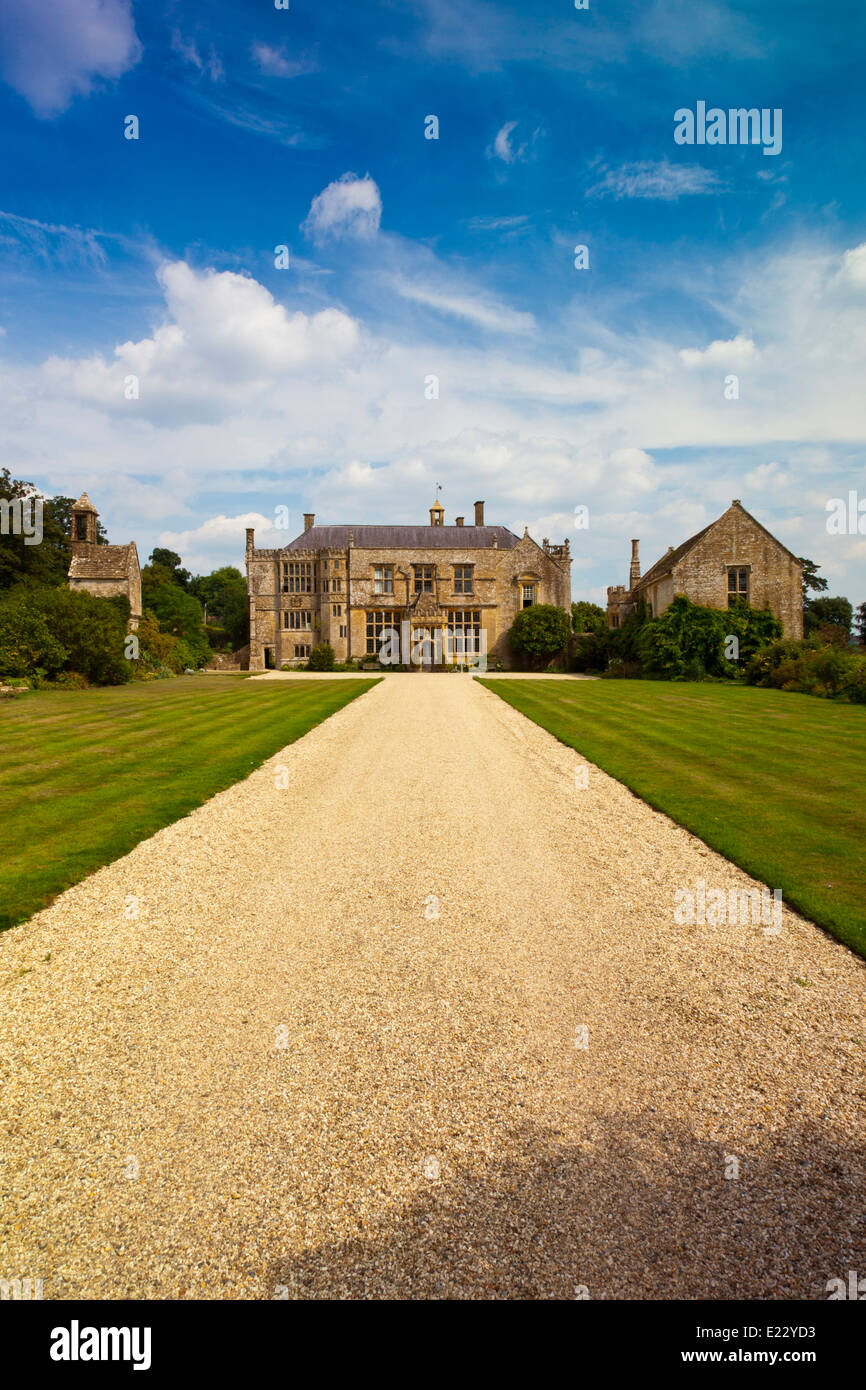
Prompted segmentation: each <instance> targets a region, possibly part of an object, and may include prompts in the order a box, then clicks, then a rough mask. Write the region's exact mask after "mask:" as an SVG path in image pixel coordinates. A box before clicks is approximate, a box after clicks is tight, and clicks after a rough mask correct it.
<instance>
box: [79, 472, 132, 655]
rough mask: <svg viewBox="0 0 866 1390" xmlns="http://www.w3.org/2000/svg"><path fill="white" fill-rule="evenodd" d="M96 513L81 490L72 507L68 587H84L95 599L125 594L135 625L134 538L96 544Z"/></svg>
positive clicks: (130, 615) (130, 617)
mask: <svg viewBox="0 0 866 1390" xmlns="http://www.w3.org/2000/svg"><path fill="white" fill-rule="evenodd" d="M98 520H99V513H98V512H97V510H96V508H95V507H94V505H93V503H92V502H91V500H90V498H89V497H88V496H87V493H86V492H83V493H82V494H81V496H80V497H79V499H78V501H77V502H76V503H75V505H74V507H73V508H72V536H71V540H72V562H71V564H70V566H69V587H70V589H86V590H87V592H88V593H89V594H95V595H96V597H97V598H112V597H113V596H114V595H115V594H125V595H126V597H127V598H128V599H129V626H130V629H131V630H133V631H134V630H135V628H137V627H138V622H139V619H140V617H141V567H140V565H139V563H138V550H137V549H136V545H135V541H130V542H129V544H128V545H100V544H99V543H98V539H97V522H98Z"/></svg>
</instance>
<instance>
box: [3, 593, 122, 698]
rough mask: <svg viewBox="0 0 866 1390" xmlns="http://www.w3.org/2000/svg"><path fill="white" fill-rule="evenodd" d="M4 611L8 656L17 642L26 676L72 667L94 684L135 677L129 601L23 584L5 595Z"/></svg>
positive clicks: (51, 673) (4, 632) (109, 683)
mask: <svg viewBox="0 0 866 1390" xmlns="http://www.w3.org/2000/svg"><path fill="white" fill-rule="evenodd" d="M0 614H2V622H0V634H5V640H6V643H7V645H6V648H5V650H6V653H7V655H6V658H5V659H6V660H7V661H8V660H10V658H9V653H10V652H12V653H13V655H14V651H15V650H16V646H15V644H16V643H17V650H18V652H19V656H20V662H19V664H21V662H23V664H25V665H27V666H28V669H27V670H24V671H22V672H21V674H22V675H34V674H38V673H39V672H40V671H42V672H43V673H45V674H47V675H54V674H56V673H57V672H58V671H60V670H63V671H73V672H75V673H77V674H78V675H80V676H83V677H84V678H85V680H88V681H90V682H91V683H92V684H94V685H123V684H124V683H125V682H126V681H128V680H130V679H131V677H132V674H133V673H132V663H131V662H130V661H128V660H127V659H126V636H127V631H126V629H127V619H128V617H129V605H128V603H127V601H126V599H121V601H119V602H118V601H117V600H115V599H106V598H96V597H95V595H93V594H88V593H85V592H83V591H73V590H70V589H49V588H39V589H37V588H29V587H28V588H24V587H21V588H19V589H17V590H16V591H15V593H14V594H10V595H8V597H6V598H5V600H4V602H3V604H2V606H0ZM46 634H47V636H48V638H50V639H51V640H50V641H48V640H47V639H46ZM2 640H3V639H2V636H0V642H2ZM9 674H11V671H10V672H9Z"/></svg>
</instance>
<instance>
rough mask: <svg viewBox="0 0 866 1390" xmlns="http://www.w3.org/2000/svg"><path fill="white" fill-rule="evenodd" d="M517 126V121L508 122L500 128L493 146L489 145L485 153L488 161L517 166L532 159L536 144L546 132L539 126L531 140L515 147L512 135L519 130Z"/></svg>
mask: <svg viewBox="0 0 866 1390" xmlns="http://www.w3.org/2000/svg"><path fill="white" fill-rule="evenodd" d="M517 125H518V123H517V121H506V122H505V125H504V126H501V127H500V129H499V130H498V131H497V132H496V135H495V137H494V139H493V143H492V145H488V147H487V149H486V151H485V153H486V155H487V158H488V159H501V160H502V162H503V164H516V163H519V162H522V161H524V160H526V159H529V158H530V156H531V155H532V153H533V151H534V147H535V144H536V142H537V141H538V140H539V138H540V137H541V136H542V135H543V134H544V132H543V130H542V128H541V127H540V126H539V127H538V128H537V129H536V130H534V131H533V132H532V136H531V137H530V139H529V140H524V141H523V143H522V144H519V145H516V146H515V145H514V144H513V143H512V140H511V134H512V131H514V130H516V129H517Z"/></svg>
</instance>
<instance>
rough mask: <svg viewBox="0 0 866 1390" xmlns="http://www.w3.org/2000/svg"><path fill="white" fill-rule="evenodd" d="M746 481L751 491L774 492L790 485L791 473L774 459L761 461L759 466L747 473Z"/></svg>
mask: <svg viewBox="0 0 866 1390" xmlns="http://www.w3.org/2000/svg"><path fill="white" fill-rule="evenodd" d="M744 481H745V483H746V486H747V488H748V489H749V491H750V492H758V493H761V492H773V491H774V490H776V489H781V488H786V487H788V486H789V485H790V483H791V475H790V473H786V472H785V470H784V468H783V467H782V466H781V464H779V463H777V462H776V461H775V460H773V462H771V463H759V464H758V467H757V468H753V469H752V471H751V473H747V474H746V476H745V480H744Z"/></svg>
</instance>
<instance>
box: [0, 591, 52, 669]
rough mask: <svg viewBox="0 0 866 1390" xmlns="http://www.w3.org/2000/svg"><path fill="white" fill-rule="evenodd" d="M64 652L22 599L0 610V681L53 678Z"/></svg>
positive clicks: (44, 622) (40, 616) (46, 626)
mask: <svg viewBox="0 0 866 1390" xmlns="http://www.w3.org/2000/svg"><path fill="white" fill-rule="evenodd" d="M66 657H67V651H66V648H65V647H63V646H61V644H60V642H58V641H57V640H56V638H55V637H53V636H52V634H51V632H50V631H49V628H48V624H47V623H46V621H45V619H44V617H43V616H42V614H41V613H38V612H36V611H35V610H34V609H33V608H32V607H31V606H30V605H28V603H27V599H26V597H24V596H23V595H22V596H21V597H19V598H12V599H9V600H7V601H6V602H5V603H3V605H2V607H0V677H2V678H4V679H6V678H8V677H13V676H17V677H24V676H33V675H36V673H37V672H38V671H41V672H43V673H45V674H48V675H50V674H54V673H56V672H58V671H60V670H61V668H62V667H63V664H64V662H65V661H66Z"/></svg>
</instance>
